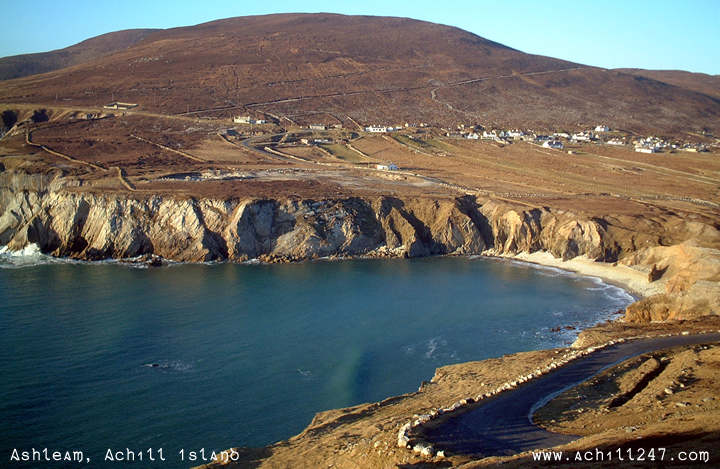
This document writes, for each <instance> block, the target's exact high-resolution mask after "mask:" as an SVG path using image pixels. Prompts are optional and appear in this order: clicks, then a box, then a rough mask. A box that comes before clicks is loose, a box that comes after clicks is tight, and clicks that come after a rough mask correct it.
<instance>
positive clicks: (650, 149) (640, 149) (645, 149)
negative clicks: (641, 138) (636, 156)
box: [635, 147, 660, 153]
mask: <svg viewBox="0 0 720 469" xmlns="http://www.w3.org/2000/svg"><path fill="white" fill-rule="evenodd" d="M635 151H636V152H638V153H658V152H659V151H660V150H659V149H658V148H657V147H635Z"/></svg>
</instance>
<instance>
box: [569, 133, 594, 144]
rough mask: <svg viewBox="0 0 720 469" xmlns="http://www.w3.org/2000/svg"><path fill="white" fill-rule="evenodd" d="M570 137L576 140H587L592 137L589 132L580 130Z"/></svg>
mask: <svg viewBox="0 0 720 469" xmlns="http://www.w3.org/2000/svg"><path fill="white" fill-rule="evenodd" d="M572 139H573V140H575V141H576V142H589V141H590V140H591V139H592V136H591V135H590V134H587V133H585V132H582V133H579V134H573V135H572Z"/></svg>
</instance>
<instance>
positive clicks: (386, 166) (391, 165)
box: [376, 163, 399, 171]
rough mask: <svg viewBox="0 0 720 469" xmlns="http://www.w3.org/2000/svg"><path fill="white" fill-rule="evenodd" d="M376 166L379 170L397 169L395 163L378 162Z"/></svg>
mask: <svg viewBox="0 0 720 469" xmlns="http://www.w3.org/2000/svg"><path fill="white" fill-rule="evenodd" d="M376 168H377V169H379V170H380V171H397V170H398V169H399V168H398V167H397V165H396V164H395V163H387V164H383V163H381V164H378V165H377V166H376Z"/></svg>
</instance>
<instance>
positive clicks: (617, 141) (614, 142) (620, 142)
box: [607, 138, 625, 145]
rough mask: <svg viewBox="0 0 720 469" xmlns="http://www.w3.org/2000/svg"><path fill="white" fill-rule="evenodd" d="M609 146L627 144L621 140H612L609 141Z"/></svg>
mask: <svg viewBox="0 0 720 469" xmlns="http://www.w3.org/2000/svg"><path fill="white" fill-rule="evenodd" d="M607 144H608V145H625V142H623V141H622V140H620V139H619V138H611V139H610V140H608V141H607Z"/></svg>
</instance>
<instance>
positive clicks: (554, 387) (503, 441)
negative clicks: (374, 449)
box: [415, 333, 720, 457]
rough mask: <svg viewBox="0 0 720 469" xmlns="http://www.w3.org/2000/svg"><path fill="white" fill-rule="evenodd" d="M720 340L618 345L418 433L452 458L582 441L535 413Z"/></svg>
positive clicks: (672, 339) (708, 336)
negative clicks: (572, 391)
mask: <svg viewBox="0 0 720 469" xmlns="http://www.w3.org/2000/svg"><path fill="white" fill-rule="evenodd" d="M718 341H720V333H710V334H700V335H688V336H683V335H680V336H671V337H658V338H651V339H638V340H632V341H628V342H624V343H621V344H616V345H613V346H610V347H607V348H604V349H602V350H599V351H597V352H594V353H592V354H590V355H587V356H585V357H583V358H578V359H576V360H574V361H572V362H570V363H569V364H567V365H565V366H563V367H561V368H558V369H557V370H555V371H553V372H551V373H548V374H547V375H544V376H542V377H540V378H536V379H534V380H531V381H529V382H527V383H526V384H524V385H521V386H519V387H517V388H515V389H514V390H512V391H507V392H504V393H500V394H498V395H497V396H495V397H493V398H490V399H486V400H483V401H481V402H480V403H478V404H475V405H471V406H468V407H467V410H465V411H462V412H461V413H458V415H456V416H452V417H449V418H448V419H447V420H445V421H444V422H442V423H439V424H438V425H437V426H433V428H430V427H421V428H418V430H416V432H415V434H416V435H417V436H418V437H420V438H422V439H423V440H425V441H428V442H430V443H431V444H432V445H433V446H434V447H435V448H436V449H438V450H445V451H447V452H448V453H450V454H468V455H475V456H481V457H488V456H506V455H511V454H516V453H520V452H523V451H529V450H532V449H540V448H550V447H553V446H556V445H560V444H564V443H569V442H571V441H574V440H577V439H579V438H580V437H579V436H575V435H564V434H559V433H552V432H548V431H546V430H544V429H542V428H540V427H538V426H537V425H535V424H533V423H532V422H531V418H532V414H533V413H534V412H535V410H536V409H538V408H539V407H541V406H542V405H544V403H546V402H547V401H548V400H550V399H552V398H553V397H555V396H557V395H558V394H560V393H561V392H563V391H565V390H567V389H569V388H571V387H574V386H576V385H577V384H579V383H581V382H583V381H585V380H587V379H589V378H591V377H593V376H594V375H596V374H598V373H600V372H601V371H603V370H605V369H607V368H609V367H611V366H613V365H616V364H618V363H620V362H622V361H624V360H626V359H628V358H631V357H634V356H637V355H641V354H643V353H647V352H652V351H655V350H661V349H664V348H669V347H675V346H679V345H694V344H702V343H712V342H718Z"/></svg>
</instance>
